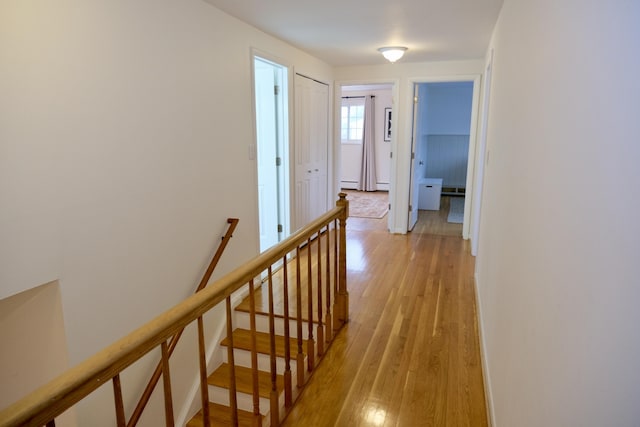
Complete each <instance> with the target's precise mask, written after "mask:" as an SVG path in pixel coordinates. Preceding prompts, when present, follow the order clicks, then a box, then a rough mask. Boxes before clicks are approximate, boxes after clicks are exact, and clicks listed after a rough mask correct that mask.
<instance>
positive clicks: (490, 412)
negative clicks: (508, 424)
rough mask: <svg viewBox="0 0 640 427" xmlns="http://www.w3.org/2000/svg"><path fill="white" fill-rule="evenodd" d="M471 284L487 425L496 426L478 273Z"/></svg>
mask: <svg viewBox="0 0 640 427" xmlns="http://www.w3.org/2000/svg"><path fill="white" fill-rule="evenodd" d="M473 279H474V280H473V286H474V291H475V294H476V313H477V316H478V318H477V322H478V340H479V342H480V359H481V364H482V384H483V385H484V397H485V406H486V409H487V423H488V425H489V427H497V426H496V423H495V419H496V414H495V409H494V406H493V394H492V393H491V390H492V387H491V376H490V375H489V363H488V361H487V347H486V343H485V341H484V336H485V334H484V323H483V316H482V301H481V300H480V290H479V289H480V286H479V285H478V275H477V273H474V275H473Z"/></svg>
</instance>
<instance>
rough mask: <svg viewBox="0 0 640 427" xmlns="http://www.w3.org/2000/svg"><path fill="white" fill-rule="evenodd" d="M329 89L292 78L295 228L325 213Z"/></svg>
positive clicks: (325, 86) (313, 81)
mask: <svg viewBox="0 0 640 427" xmlns="http://www.w3.org/2000/svg"><path fill="white" fill-rule="evenodd" d="M328 110H329V87H328V86H327V85H325V84H322V83H319V82H316V81H315V80H312V79H309V78H306V77H303V76H300V75H296V77H295V117H296V119H295V143H294V149H295V153H294V158H295V160H294V161H295V171H294V177H295V178H294V179H295V185H294V194H295V196H294V198H295V204H294V206H295V227H294V228H295V229H299V228H301V227H303V226H304V225H306V224H308V223H309V222H310V221H311V220H313V219H315V218H317V217H318V216H320V215H322V214H323V213H324V212H326V211H327V191H328V190H327V189H328V175H327V169H328V165H327V158H328V156H327V153H328V149H329V138H328V136H329V133H328V118H329V114H328Z"/></svg>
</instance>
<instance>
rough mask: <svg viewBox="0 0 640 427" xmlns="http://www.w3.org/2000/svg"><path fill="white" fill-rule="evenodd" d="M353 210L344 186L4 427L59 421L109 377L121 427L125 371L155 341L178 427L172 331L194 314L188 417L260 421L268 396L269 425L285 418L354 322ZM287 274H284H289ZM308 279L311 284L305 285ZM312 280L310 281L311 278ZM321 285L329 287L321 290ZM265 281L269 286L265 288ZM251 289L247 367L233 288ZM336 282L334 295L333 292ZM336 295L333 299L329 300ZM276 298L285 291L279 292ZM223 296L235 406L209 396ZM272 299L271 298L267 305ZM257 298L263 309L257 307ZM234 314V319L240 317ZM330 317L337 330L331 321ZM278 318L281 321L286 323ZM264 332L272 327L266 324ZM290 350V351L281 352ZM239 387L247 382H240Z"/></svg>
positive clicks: (34, 397)
mask: <svg viewBox="0 0 640 427" xmlns="http://www.w3.org/2000/svg"><path fill="white" fill-rule="evenodd" d="M348 210H349V209H348V201H347V200H346V194H344V193H340V199H339V200H338V201H337V203H336V207H335V208H334V209H332V210H330V211H329V212H327V213H326V214H324V215H322V216H321V217H319V218H317V219H316V220H314V221H312V222H311V223H310V224H308V225H307V226H306V227H304V228H302V229H301V230H299V231H297V232H296V233H294V234H292V235H291V236H290V237H289V238H287V239H286V240H284V241H282V242H281V243H279V244H277V245H276V246H274V247H273V248H271V249H269V250H268V251H266V252H264V253H262V254H261V255H259V256H257V257H256V258H253V259H252V260H250V261H248V262H247V263H245V264H244V265H243V266H241V267H239V268H237V269H236V270H234V271H232V272H231V273H229V274H227V275H225V276H224V277H222V278H221V279H218V280H216V281H215V282H213V283H211V284H210V285H208V286H207V287H205V288H203V289H201V290H200V291H199V292H197V293H195V294H194V295H192V296H191V297H189V298H187V299H185V300H184V301H183V302H181V303H180V304H178V305H177V306H175V307H173V308H172V309H170V310H168V311H166V312H165V313H163V314H161V315H160V316H158V317H157V318H155V319H154V320H152V321H151V322H149V323H147V324H145V325H143V326H142V327H140V328H138V329H136V330H135V331H133V332H132V333H130V334H129V335H127V336H125V337H124V338H122V339H120V340H118V341H116V342H115V343H113V344H111V345H110V346H108V347H107V348H105V349H104V350H102V351H100V352H99V353H97V354H95V355H94V356H92V357H91V358H89V359H87V360H85V361H84V362H82V363H80V364H79V365H77V366H75V367H74V368H72V369H70V370H68V371H67V372H65V373H64V374H62V375H61V376H59V377H58V378H56V379H54V380H53V381H51V382H49V383H48V384H45V385H44V386H42V387H40V388H39V389H37V390H36V391H34V392H33V393H31V394H29V395H27V396H26V397H24V398H23V399H21V400H20V401H18V402H16V403H14V404H13V405H11V406H9V407H7V408H5V409H3V410H2V411H0V427H7V426H12V427H16V426H25V425H28V426H42V425H45V424H46V425H47V426H55V421H54V420H55V418H56V417H57V416H58V415H60V414H62V413H63V412H65V411H66V410H67V409H69V408H70V407H72V406H73V405H75V404H76V403H77V402H79V401H81V400H82V399H83V398H85V397H86V396H88V395H89V394H91V393H92V392H93V391H94V390H95V389H97V388H98V387H100V386H101V385H103V384H105V383H106V382H107V381H112V385H113V392H114V400H115V411H114V412H115V419H116V423H117V425H118V426H119V427H120V426H126V418H125V413H124V412H125V410H124V407H125V406H124V404H123V398H122V391H121V384H120V373H121V372H123V371H124V370H125V369H126V368H127V367H128V366H130V365H132V364H133V363H135V362H136V361H137V360H139V359H141V358H142V357H143V356H145V355H146V354H147V353H149V352H150V351H151V350H153V349H156V348H160V350H161V362H160V364H161V368H160V370H161V374H160V375H161V376H162V377H163V386H164V398H165V400H164V401H165V404H164V410H165V420H166V421H165V423H166V425H168V426H171V425H173V424H174V417H173V399H172V394H171V378H170V374H169V363H168V358H169V353H170V351H169V350H170V347H171V342H172V340H173V339H174V338H173V337H174V336H176V335H177V334H178V333H179V332H180V331H181V330H182V329H184V327H185V326H187V325H189V324H191V323H194V322H197V326H198V337H197V341H198V360H199V368H200V384H201V387H200V399H201V405H202V409H201V410H200V412H199V413H198V414H197V416H196V417H194V419H192V421H189V423H188V425H189V426H191V425H204V426H209V425H212V424H215V425H252V426H259V425H262V418H263V416H266V414H261V412H260V399H261V398H266V399H267V400H268V401H269V402H270V403H269V404H266V405H265V409H266V408H267V407H269V412H270V424H271V426H277V425H279V423H280V422H281V421H282V419H283V417H284V416H286V413H288V411H289V410H290V408H291V405H292V402H291V401H292V400H295V397H296V396H297V395H299V393H300V389H301V387H303V385H304V383H305V381H306V380H307V379H308V376H309V375H310V373H311V372H312V371H313V369H314V368H315V366H316V365H317V363H318V362H319V360H320V358H321V357H322V355H324V354H326V352H327V350H328V348H329V346H330V344H331V340H332V338H333V337H335V335H336V333H337V331H338V330H339V329H340V328H341V327H342V326H343V325H344V324H345V323H346V322H347V321H348V311H349V305H348V304H349V296H348V292H347V283H346V220H347V217H348ZM332 226H333V228H334V233H333V245H331V242H332V239H331V235H332V233H331V227H332ZM325 236H326V237H325ZM314 244H317V246H318V250H317V259H316V263H315V264H314V265H311V261H310V259H311V256H312V245H314ZM323 245H324V246H325V248H326V256H325V257H324V260H323V259H322V246H323ZM305 246H306V247H305ZM330 246H333V257H331V251H330ZM305 255H306V257H307V258H308V260H307V266H306V267H307V268H306V269H305V268H301V264H302V263H301V258H304V257H305ZM292 258H295V260H291V259H292ZM279 263H282V268H281V269H280V270H278V271H277V272H274V271H273V270H272V267H273V266H274V265H278V264H279ZM288 263H289V264H288ZM314 266H315V267H316V271H315V272H316V276H317V278H316V280H315V283H316V286H317V288H316V289H313V286H309V284H310V283H311V282H312V281H314V275H313V274H312V273H313V267H314ZM331 266H333V272H332V271H331ZM323 268H324V271H325V275H324V278H323V277H322V270H323ZM305 270H306V271H305ZM265 272H266V274H267V277H266V283H267V284H268V286H262V287H261V289H260V290H256V289H255V286H254V279H255V278H257V277H262V275H263V274H264V273H265ZM305 273H306V274H305ZM332 273H333V274H332ZM283 274H284V276H282V275H283ZM292 274H295V277H293V276H292V277H291V279H290V276H291V275H292ZM276 276H277V277H276ZM305 276H306V277H305ZM332 279H333V280H332ZM305 280H306V283H304V282H305ZM279 281H282V285H283V288H282V289H283V291H282V293H283V295H282V299H283V301H284V304H285V305H287V304H288V302H292V303H294V304H295V305H296V307H295V308H294V309H292V312H293V313H294V315H293V316H290V313H289V307H288V306H287V307H286V312H285V313H276V309H275V307H274V300H275V298H276V295H275V294H274V288H275V286H274V284H275V282H279ZM332 282H333V283H332ZM290 283H295V286H293V288H295V292H294V293H295V295H290V294H289V292H290V289H289V288H290V287H291V286H289V284H290ZM305 284H306V285H307V286H304V285H305ZM322 286H325V289H324V290H323V289H322ZM267 287H268V289H265V288H267ZM247 288H248V289H249V297H248V300H249V302H248V304H249V310H248V311H249V321H248V322H249V324H250V326H248V327H249V329H250V334H251V335H250V344H249V347H250V359H251V361H250V363H249V365H250V368H246V367H242V366H238V367H237V368H236V366H235V363H234V357H235V356H234V354H235V349H236V348H237V347H238V345H236V344H235V343H234V331H233V329H234V327H233V323H232V321H234V316H233V315H232V314H231V310H232V307H231V296H232V295H233V294H234V292H236V291H240V290H242V292H246V289H247ZM332 288H333V293H332V292H331V290H332ZM305 289H306V290H307V294H306V297H307V301H302V298H301V295H302V294H303V293H304V290H305ZM258 293H259V294H260V295H261V296H262V295H266V297H264V301H257V300H256V295H258ZM314 293H315V298H317V301H316V302H317V307H316V308H317V309H318V311H317V312H316V313H315V315H314V312H313V307H314V304H313V298H314ZM323 295H326V296H325V301H324V303H325V305H326V307H327V308H326V310H325V312H324V314H325V319H324V323H322V320H323V319H322V307H323V301H322V299H323ZM332 296H333V300H331V297H332ZM278 298H280V296H279V295H278ZM223 301H225V303H226V304H225V305H226V309H227V334H226V335H227V338H226V340H227V343H228V348H229V349H231V350H230V351H229V352H228V353H227V358H228V360H227V363H226V365H228V366H227V367H226V368H225V369H226V371H225V372H226V374H225V375H226V377H227V378H228V379H229V389H228V392H229V397H228V402H227V403H224V405H228V406H226V407H225V406H224V405H221V404H220V403H219V402H218V403H216V402H210V399H209V383H211V382H212V377H213V376H214V375H217V374H216V372H217V371H218V370H216V372H214V373H213V374H211V375H210V376H209V375H208V373H207V370H206V369H207V360H206V356H205V355H206V354H207V352H206V348H205V336H204V321H203V315H204V314H205V313H207V312H208V311H209V310H211V309H213V308H214V307H216V306H218V305H219V304H220V303H222V302H223ZM265 302H268V303H267V304H266V305H265V304H264V303H265ZM305 304H306V305H307V310H303V305H305ZM258 305H259V306H260V307H257V306H258ZM331 308H332V312H331ZM305 311H306V313H305ZM258 316H260V317H261V320H262V318H263V317H265V316H267V317H268V323H269V325H268V327H267V329H268V334H266V335H264V336H266V337H268V338H267V339H268V341H269V346H268V347H269V348H268V349H267V350H261V351H264V352H266V353H268V354H269V355H268V358H269V366H270V368H268V369H267V370H268V371H269V372H268V373H267V372H262V373H261V372H260V370H259V360H260V359H259V355H258V343H257V341H258V338H259V337H260V335H259V334H260V332H258V329H259V328H262V327H263V326H259V325H258V324H257V321H256V320H257V319H256V318H257V317H258ZM303 316H306V319H303ZM276 318H277V319H278V321H280V320H281V319H284V321H285V325H287V326H285V327H284V328H285V331H284V335H285V337H284V339H281V338H280V337H279V336H277V335H276V331H275V328H276V325H275V321H274V320H275V319H276ZM314 319H315V320H314ZM290 320H291V321H292V322H295V324H296V327H295V328H294V329H295V330H296V331H297V332H298V333H297V334H296V335H297V336H296V337H295V338H294V337H290V336H288V335H289V334H290V331H289V326H288V325H289V321H290ZM235 321H236V322H237V320H235ZM314 321H315V322H316V326H318V328H317V334H316V339H317V340H320V339H322V341H323V343H322V344H319V345H318V347H317V348H316V347H315V346H314V345H309V342H314V343H315V342H317V341H314V340H313V329H314V328H313V323H314ZM303 322H307V323H308V326H309V327H308V332H307V333H308V337H307V339H303ZM331 324H332V326H333V327H332V328H331V327H329V325H331ZM278 326H280V323H279V322H278ZM320 326H324V332H319V331H320V330H322V328H321V327H320ZM236 333H237V332H236ZM262 333H263V334H265V333H266V331H263V332H262ZM320 336H322V338H320ZM282 343H284V344H282ZM238 344H240V343H238ZM282 345H284V351H282V350H283V349H282ZM290 346H292V347H294V349H295V350H297V353H296V354H295V355H292V354H291V350H290V348H289V347H290ZM304 347H307V355H306V361H305V355H304V354H303V351H304ZM295 350H294V352H295ZM283 354H284V356H282V355H283ZM316 356H317V357H316ZM281 357H284V358H285V359H286V360H285V363H284V366H285V367H284V369H283V375H281V374H280V373H279V372H278V367H277V361H276V363H274V360H276V358H281ZM290 362H293V363H296V370H297V375H296V376H297V381H296V385H297V388H296V389H295V390H293V387H292V385H291V383H292V381H291V370H292V369H291V365H290ZM305 368H306V369H305ZM280 369H281V368H280ZM262 374H266V375H267V377H266V378H265V377H264V375H262ZM241 378H250V380H249V383H250V386H245V385H244V384H246V383H245V382H236V379H241ZM267 378H268V379H267ZM156 381H157V380H156ZM243 381H244V380H243ZM263 381H264V382H265V384H264V385H266V384H269V385H268V390H266V389H265V390H264V391H261V390H262V385H263ZM241 388H242V390H239V389H241ZM287 389H288V390H287ZM281 392H282V394H281ZM292 392H293V393H292ZM239 393H241V394H243V395H244V396H247V395H248V396H250V399H251V401H252V403H251V408H249V412H247V410H241V409H238V406H239V405H238V402H237V401H236V398H237V396H238V394H239ZM280 396H282V397H283V401H284V403H281V401H280V400H279V399H280ZM287 396H289V397H287ZM243 405H246V402H243ZM282 408H284V411H281V410H282ZM198 417H199V418H198ZM199 420H200V421H199Z"/></svg>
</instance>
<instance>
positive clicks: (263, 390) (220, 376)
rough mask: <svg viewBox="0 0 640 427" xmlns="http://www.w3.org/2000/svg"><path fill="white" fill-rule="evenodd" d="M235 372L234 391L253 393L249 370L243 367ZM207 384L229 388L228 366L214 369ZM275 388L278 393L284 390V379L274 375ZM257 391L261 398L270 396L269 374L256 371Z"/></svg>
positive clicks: (225, 364)
mask: <svg viewBox="0 0 640 427" xmlns="http://www.w3.org/2000/svg"><path fill="white" fill-rule="evenodd" d="M235 371H236V391H239V392H241V393H246V394H252V393H253V376H252V374H251V368H245V367H244V366H237V365H236V367H235ZM207 382H208V383H209V384H210V385H213V386H217V387H222V388H229V364H228V363H223V364H222V365H220V366H219V367H218V369H216V370H215V371H214V372H213V373H212V374H211V375H209V378H208V379H207ZM276 388H277V389H278V393H280V392H281V391H282V390H284V377H283V376H282V375H276ZM258 390H259V392H258V393H259V395H260V396H261V397H266V398H268V397H269V396H270V394H271V374H270V373H269V372H264V371H258Z"/></svg>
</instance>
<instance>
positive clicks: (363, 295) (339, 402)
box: [284, 211, 487, 426]
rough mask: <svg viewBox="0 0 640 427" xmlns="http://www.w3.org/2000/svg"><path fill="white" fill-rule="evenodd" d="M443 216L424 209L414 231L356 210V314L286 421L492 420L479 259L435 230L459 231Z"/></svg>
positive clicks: (352, 223)
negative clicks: (477, 290) (483, 358)
mask: <svg viewBox="0 0 640 427" xmlns="http://www.w3.org/2000/svg"><path fill="white" fill-rule="evenodd" d="M441 216H442V215H438V212H427V211H421V212H420V218H419V221H418V224H417V226H416V228H415V229H414V231H413V232H412V233H409V234H407V235H393V234H389V233H388V232H387V230H386V217H385V218H383V219H380V220H375V219H364V218H349V220H348V222H347V230H348V233H347V239H348V241H347V247H348V256H347V262H348V265H347V268H348V277H349V281H348V287H349V293H350V322H349V323H348V324H347V325H346V327H345V328H344V330H343V331H341V333H340V335H339V336H338V337H337V338H336V340H335V341H334V342H333V344H332V346H331V349H330V351H329V352H328V354H327V355H326V356H325V358H324V360H323V361H322V363H321V366H320V367H319V369H317V370H316V371H315V373H314V375H313V377H312V378H311V380H310V382H309V383H308V385H307V386H306V387H305V390H304V391H303V394H302V396H301V397H300V398H299V399H298V402H297V403H296V405H295V407H294V409H293V410H292V412H291V413H290V414H289V416H288V418H287V419H286V420H285V422H284V425H285V426H334V425H335V426H485V425H487V418H486V411H485V397H484V390H483V383H482V371H481V362H480V350H479V344H478V334H477V326H476V314H475V310H476V308H475V307H476V306H475V297H474V290H473V266H474V259H473V257H471V255H470V254H469V244H468V242H466V241H464V240H462V238H461V237H456V236H451V235H436V234H429V233H430V232H435V233H440V232H441V231H443V230H446V233H441V234H451V231H452V230H451V228H448V227H445V226H444V225H443V224H441V221H442V219H441ZM444 221H446V218H445V219H444ZM457 226H460V225H459V224H458V225H457ZM458 235H459V233H458Z"/></svg>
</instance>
